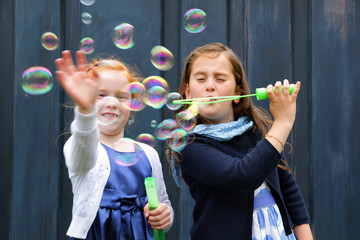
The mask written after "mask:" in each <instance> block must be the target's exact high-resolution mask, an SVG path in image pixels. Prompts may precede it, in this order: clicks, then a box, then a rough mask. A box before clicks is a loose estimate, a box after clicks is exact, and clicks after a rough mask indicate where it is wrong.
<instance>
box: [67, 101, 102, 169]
mask: <svg viewBox="0 0 360 240" xmlns="http://www.w3.org/2000/svg"><path fill="white" fill-rule="evenodd" d="M98 143H99V131H98V128H97V120H96V111H95V110H94V112H92V113H91V114H87V115H84V114H81V113H80V112H79V111H78V108H77V107H76V108H75V109H74V121H73V122H72V123H71V137H70V138H69V140H68V141H67V142H66V143H65V146H64V156H65V162H66V166H67V168H68V169H69V172H71V173H77V172H84V171H88V170H89V169H91V168H92V167H93V166H94V165H95V163H96V159H97V145H98Z"/></svg>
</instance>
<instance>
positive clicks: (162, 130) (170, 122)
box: [154, 118, 178, 140]
mask: <svg viewBox="0 0 360 240" xmlns="http://www.w3.org/2000/svg"><path fill="white" fill-rule="evenodd" d="M175 129H178V123H177V122H176V120H174V119H170V118H169V119H165V120H163V121H162V122H161V123H159V124H158V125H157V126H156V130H155V133H154V134H155V137H156V138H157V139H159V140H165V139H168V138H170V136H171V133H172V132H173V131H174V130H175Z"/></svg>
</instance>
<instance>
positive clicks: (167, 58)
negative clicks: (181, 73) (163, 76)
mask: <svg viewBox="0 0 360 240" xmlns="http://www.w3.org/2000/svg"><path fill="white" fill-rule="evenodd" d="M150 61H151V63H152V64H153V65H154V67H156V68H157V69H159V70H162V71H167V70H169V69H170V68H172V67H173V65H174V56H173V55H172V53H171V52H170V51H169V50H168V49H167V48H165V47H163V46H155V47H153V49H151V52H150Z"/></svg>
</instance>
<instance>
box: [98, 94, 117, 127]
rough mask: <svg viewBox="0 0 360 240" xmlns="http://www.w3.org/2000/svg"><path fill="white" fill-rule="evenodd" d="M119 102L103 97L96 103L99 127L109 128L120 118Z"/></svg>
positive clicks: (112, 98)
mask: <svg viewBox="0 0 360 240" xmlns="http://www.w3.org/2000/svg"><path fill="white" fill-rule="evenodd" d="M120 104H121V103H120V101H119V100H118V99H116V98H114V97H110V96H107V97H103V98H102V99H100V100H99V101H97V103H96V108H97V120H98V123H99V124H100V125H103V126H109V125H112V124H114V123H116V122H117V121H118V120H119V118H120V116H121V115H120V112H119V110H118V109H119V108H120Z"/></svg>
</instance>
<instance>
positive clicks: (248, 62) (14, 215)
mask: <svg viewBox="0 0 360 240" xmlns="http://www.w3.org/2000/svg"><path fill="white" fill-rule="evenodd" d="M359 5H360V2H359V1H357V0H316V1H315V0H304V1H295V0H292V1H290V0H284V1H278V0H266V1H264V0H226V1H225V0H196V1H194V0H183V1H179V0H178V1H176V0H171V1H167V0H135V1H122V0H97V1H96V2H95V4H94V5H93V6H84V5H82V4H81V3H80V2H79V1H78V0H76V1H74V0H62V1H61V0H36V1H22V0H0V53H1V58H0V59H1V60H0V61H1V64H0V73H1V78H0V106H1V108H0V110H1V118H0V143H1V144H0V216H1V218H0V239H1V240H3V239H4V240H5V239H9V240H18V239H44V240H45V239H59V240H60V239H67V238H66V236H65V233H66V230H67V228H68V225H69V223H70V219H71V203H72V193H71V185H70V181H69V180H68V176H67V169H66V167H65V166H64V161H63V155H62V146H63V144H64V141H65V140H66V138H67V137H68V136H67V135H62V134H63V133H65V132H67V131H68V130H69V125H70V122H71V120H72V110H69V109H66V108H64V107H63V104H64V103H67V102H68V101H69V99H68V97H67V96H66V94H64V92H63V91H62V89H61V87H60V86H59V85H58V84H57V82H56V80H55V82H54V87H53V89H52V90H51V92H49V93H47V94H44V95H40V96H33V95H28V94H26V93H25V92H24V91H23V90H22V88H21V74H22V72H23V71H24V70H25V69H26V68H28V67H31V66H37V65H39V66H44V67H47V68H49V69H50V70H51V72H52V73H53V74H54V75H55V67H54V60H55V59H56V58H57V57H59V56H60V52H61V50H63V49H70V50H72V51H76V50H77V49H78V46H79V41H80V39H81V38H83V37H92V38H93V39H94V40H95V52H94V53H93V54H91V55H90V56H89V58H91V57H94V56H96V55H98V54H100V53H105V52H106V53H109V54H111V55H116V56H118V57H120V58H122V59H123V60H124V61H125V62H127V63H129V64H131V65H136V66H137V67H138V69H139V72H140V73H141V74H142V76H144V77H147V76H150V75H160V76H163V77H164V78H165V79H166V80H167V81H168V83H169V85H170V88H171V90H172V91H176V90H177V88H178V85H179V79H180V76H181V70H182V66H183V62H184V60H185V58H186V56H187V55H188V53H189V52H190V51H191V50H193V49H194V48H195V47H198V46H200V45H203V44H206V43H210V42H215V41H216V42H222V43H224V44H226V45H228V46H230V47H231V48H233V49H234V50H235V51H236V52H237V53H238V55H239V57H240V59H241V60H242V61H243V64H244V67H245V69H246V73H247V77H248V80H249V82H250V87H251V89H252V90H255V88H257V87H263V86H266V85H267V84H270V83H274V82H275V81H277V80H282V79H284V78H287V79H289V80H290V81H291V82H295V81H298V80H300V81H302V88H301V93H300V95H299V99H298V112H297V113H298V114H297V119H296V122H295V126H294V130H293V132H292V134H291V136H290V137H289V141H290V142H291V143H292V145H293V146H294V148H295V151H294V152H293V153H292V154H289V162H290V165H291V168H292V170H293V172H294V174H295V175H296V178H297V181H298V183H299V185H300V187H301V190H302V193H303V196H304V199H305V201H306V203H307V206H308V208H309V211H310V215H311V218H312V230H313V232H314V236H315V239H356V238H357V237H356V236H357V230H358V229H357V228H358V227H359V226H360V220H359V218H358V215H360V210H359V209H360V208H359V207H358V206H357V204H358V202H359V199H360V161H359V156H360V153H359V148H360V137H359V135H360V127H359V124H357V122H358V119H359V118H360V110H359V106H360V100H359V97H358V96H357V95H358V89H360V72H359V71H360V70H359V69H360V66H359V64H360V47H359V44H358V43H359V38H360V33H359V17H360V14H359V7H360V6H359ZM191 8H200V9H203V10H204V11H205V12H206V13H207V27H206V29H205V30H204V31H203V32H201V33H198V34H190V33H188V32H186V31H185V30H184V28H183V15H184V13H185V12H186V11H187V10H189V9H191ZM82 12H89V13H90V14H91V15H92V17H93V23H92V24H90V25H85V24H83V23H82V22H81V18H80V15H81V13H82ZM123 22H128V23H131V24H132V25H134V26H135V29H136V40H135V46H134V47H133V48H131V49H128V50H121V49H118V48H116V47H115V46H114V44H113V43H112V41H111V30H112V28H113V27H114V26H116V25H118V24H120V23H123ZM46 31H51V32H54V33H56V34H57V36H58V37H59V40H60V44H59V48H58V49H57V50H55V51H51V52H50V51H47V50H45V49H44V48H42V46H41V44H40V36H41V34H42V33H44V32H46ZM155 45H164V46H165V47H167V48H168V49H169V50H170V51H171V52H172V53H173V54H174V56H175V65H174V67H173V68H172V69H170V70H169V71H165V72H162V71H159V70H157V69H156V68H154V67H153V66H152V64H151V63H150V61H149V57H150V50H151V48H152V47H153V46H155ZM254 101H255V103H256V104H257V105H259V106H263V107H265V108H267V105H268V102H267V101H266V100H265V101H261V102H256V100H254ZM169 116H171V112H169V111H167V110H165V109H160V110H155V109H152V108H150V107H147V108H145V109H144V110H143V111H141V112H138V113H136V115H135V123H134V125H132V126H130V127H129V128H128V130H127V132H126V134H127V136H129V137H132V138H135V137H136V136H137V135H138V134H139V133H143V132H148V133H153V129H152V128H151V127H150V121H151V120H156V121H157V122H160V121H161V120H162V119H164V118H167V117H169ZM156 144H157V145H156V149H157V150H158V152H159V154H160V156H161V160H162V163H163V169H164V177H165V181H166V184H167V188H168V193H169V196H170V200H171V201H172V204H173V206H174V210H175V214H176V215H175V222H174V226H173V228H172V229H171V231H170V232H168V233H167V234H166V238H167V239H181V240H182V239H189V233H188V232H189V228H190V226H191V223H192V213H191V212H192V206H193V204H194V203H193V200H192V199H191V197H190V196H189V194H188V189H187V187H186V186H185V185H184V183H182V186H181V188H177V187H176V185H175V184H174V181H173V180H172V176H171V175H170V174H169V172H168V164H167V162H166V160H165V157H164V147H165V146H164V144H163V143H162V142H157V143H156Z"/></svg>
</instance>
